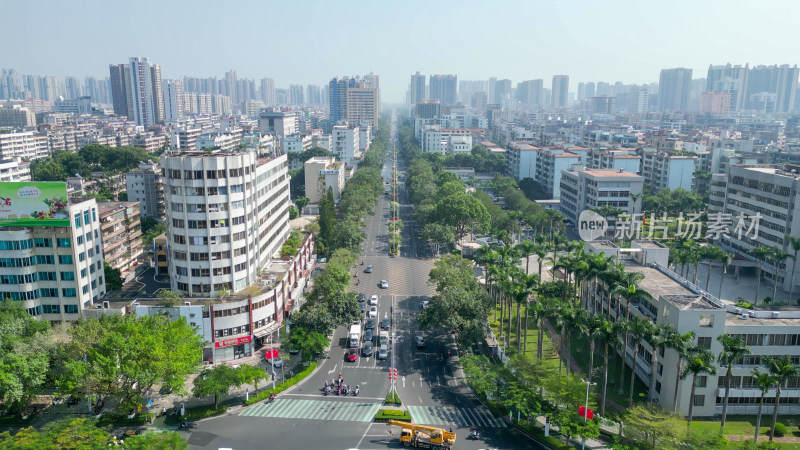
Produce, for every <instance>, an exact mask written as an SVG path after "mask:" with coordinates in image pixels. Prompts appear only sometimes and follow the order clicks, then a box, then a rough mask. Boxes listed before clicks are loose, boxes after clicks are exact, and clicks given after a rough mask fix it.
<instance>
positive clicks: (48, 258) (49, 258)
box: [36, 255, 56, 264]
mask: <svg viewBox="0 0 800 450" xmlns="http://www.w3.org/2000/svg"><path fill="white" fill-rule="evenodd" d="M55 263H56V261H55V256H53V255H36V264H55Z"/></svg>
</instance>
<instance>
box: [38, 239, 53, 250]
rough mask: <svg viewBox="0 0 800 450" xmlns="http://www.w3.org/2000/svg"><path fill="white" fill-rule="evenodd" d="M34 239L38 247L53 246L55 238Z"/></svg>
mask: <svg viewBox="0 0 800 450" xmlns="http://www.w3.org/2000/svg"><path fill="white" fill-rule="evenodd" d="M33 241H34V243H35V244H36V247H38V248H42V247H52V246H53V240H52V239H50V238H36V239H34V240H33Z"/></svg>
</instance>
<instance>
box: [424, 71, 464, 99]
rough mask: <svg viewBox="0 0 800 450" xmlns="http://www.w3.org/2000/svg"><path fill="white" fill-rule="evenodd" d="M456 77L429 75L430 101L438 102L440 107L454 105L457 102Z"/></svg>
mask: <svg viewBox="0 0 800 450" xmlns="http://www.w3.org/2000/svg"><path fill="white" fill-rule="evenodd" d="M457 89H458V77H456V76H455V75H431V78H430V96H429V98H430V99H431V100H439V103H441V104H442V105H455V104H456V102H457V100H456V99H457V97H456V94H457Z"/></svg>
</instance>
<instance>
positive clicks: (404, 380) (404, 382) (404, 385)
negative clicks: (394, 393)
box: [403, 375, 406, 388]
mask: <svg viewBox="0 0 800 450" xmlns="http://www.w3.org/2000/svg"><path fill="white" fill-rule="evenodd" d="M405 387H406V377H405V375H403V388H405Z"/></svg>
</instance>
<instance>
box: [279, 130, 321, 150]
mask: <svg viewBox="0 0 800 450" xmlns="http://www.w3.org/2000/svg"><path fill="white" fill-rule="evenodd" d="M313 144H314V140H313V139H312V137H311V136H310V135H307V134H299V133H295V134H291V135H289V136H286V137H285V138H283V152H284V153H302V152H304V151H306V150H308V149H310V148H311V147H312V146H313Z"/></svg>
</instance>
